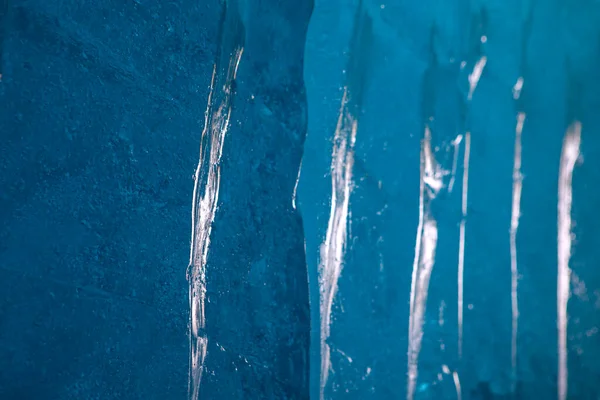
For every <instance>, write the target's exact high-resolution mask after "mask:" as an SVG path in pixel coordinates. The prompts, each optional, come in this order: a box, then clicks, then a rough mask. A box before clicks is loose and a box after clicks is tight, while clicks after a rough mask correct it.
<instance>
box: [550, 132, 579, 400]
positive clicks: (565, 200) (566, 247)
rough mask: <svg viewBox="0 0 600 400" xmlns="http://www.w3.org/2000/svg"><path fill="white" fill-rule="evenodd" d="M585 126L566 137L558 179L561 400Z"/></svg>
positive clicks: (564, 392) (564, 386) (560, 396)
mask: <svg viewBox="0 0 600 400" xmlns="http://www.w3.org/2000/svg"><path fill="white" fill-rule="evenodd" d="M580 144H581V123H580V122H579V121H575V122H573V123H572V124H571V125H570V126H569V128H568V129H567V132H566V134H565V137H564V140H563V146H562V152H561V157H560V169H559V176H558V238H557V258H558V275H557V285H556V286H557V302H556V307H557V317H558V318H557V328H558V399H559V400H566V399H567V385H568V368H567V357H568V354H567V319H568V315H567V303H568V301H569V295H570V284H571V283H570V273H571V270H570V268H569V260H570V258H571V244H572V243H571V242H572V237H571V228H572V224H571V205H572V203H573V186H572V185H573V169H574V168H575V163H576V162H577V158H578V157H579V147H580Z"/></svg>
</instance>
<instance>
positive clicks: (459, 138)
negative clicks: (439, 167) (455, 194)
mask: <svg viewBox="0 0 600 400" xmlns="http://www.w3.org/2000/svg"><path fill="white" fill-rule="evenodd" d="M462 140H463V136H462V135H458V136H456V139H454V140H453V141H452V146H454V154H453V158H452V172H451V175H450V183H449V184H448V193H452V189H454V181H455V179H456V169H457V168H458V153H459V151H460V143H461V142H462Z"/></svg>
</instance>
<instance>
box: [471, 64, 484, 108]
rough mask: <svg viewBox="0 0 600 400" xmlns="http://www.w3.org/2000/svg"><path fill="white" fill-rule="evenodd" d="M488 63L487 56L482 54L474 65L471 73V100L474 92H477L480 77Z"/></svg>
mask: <svg viewBox="0 0 600 400" xmlns="http://www.w3.org/2000/svg"><path fill="white" fill-rule="evenodd" d="M486 63H487V57H485V56H482V57H481V58H480V59H479V60H478V61H477V63H476V64H475V66H474V67H473V72H471V74H470V75H469V100H471V99H472V98H473V93H475V89H477V84H478V83H479V79H480V78H481V74H482V73H483V69H484V68H485V64H486Z"/></svg>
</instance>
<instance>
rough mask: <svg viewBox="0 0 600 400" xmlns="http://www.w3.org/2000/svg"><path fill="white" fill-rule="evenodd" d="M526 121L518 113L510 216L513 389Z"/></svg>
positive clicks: (515, 365)
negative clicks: (522, 139) (522, 143)
mask: <svg viewBox="0 0 600 400" xmlns="http://www.w3.org/2000/svg"><path fill="white" fill-rule="evenodd" d="M524 123H525V113H523V112H520V113H519V114H518V115H517V126H516V128H515V150H514V164H513V188H512V208H511V216H510V276H511V285H510V298H511V311H512V335H511V342H510V349H511V351H510V359H511V372H512V373H511V385H512V390H513V391H514V390H515V389H516V387H515V385H516V380H517V333H518V329H519V302H518V284H519V268H518V264H517V231H518V229H519V217H520V216H521V191H522V189H523V175H522V174H521V133H522V132H523V124H524Z"/></svg>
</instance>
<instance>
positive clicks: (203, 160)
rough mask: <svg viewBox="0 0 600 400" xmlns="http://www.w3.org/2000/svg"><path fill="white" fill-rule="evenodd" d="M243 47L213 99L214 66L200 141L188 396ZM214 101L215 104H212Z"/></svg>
mask: <svg viewBox="0 0 600 400" xmlns="http://www.w3.org/2000/svg"><path fill="white" fill-rule="evenodd" d="M242 52H243V48H241V47H240V48H237V49H236V50H235V51H234V53H233V54H232V56H231V58H230V60H229V66H228V68H227V73H226V76H225V77H224V78H225V82H224V84H223V86H222V93H219V96H218V97H217V98H216V99H215V98H214V95H215V84H216V80H217V78H218V77H217V74H218V72H217V69H218V67H217V65H215V66H214V68H213V74H212V80H211V86H210V93H209V97H208V105H207V108H206V113H205V117H204V118H205V120H204V130H203V131H202V138H201V140H200V160H199V162H198V167H197V168H196V174H195V177H194V178H195V182H194V194H193V199H192V239H191V246H190V263H189V266H188V271H187V279H188V281H189V285H190V288H189V301H190V332H189V339H190V374H189V382H188V397H189V398H190V399H192V400H196V399H198V394H199V390H200V380H201V379H202V371H203V368H204V359H205V358H206V351H207V347H208V338H207V337H206V332H205V331H204V330H205V316H204V302H205V298H206V270H205V267H206V260H207V256H208V249H209V244H210V232H211V228H212V223H213V220H214V217H215V211H216V209H217V203H218V200H219V184H220V175H221V171H220V161H221V154H222V152H223V142H224V139H225V134H226V133H227V130H228V129H229V119H230V117H231V94H232V93H231V86H232V83H233V80H234V79H235V78H236V74H237V69H238V66H239V63H240V59H241V57H242ZM213 102H214V104H213Z"/></svg>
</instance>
